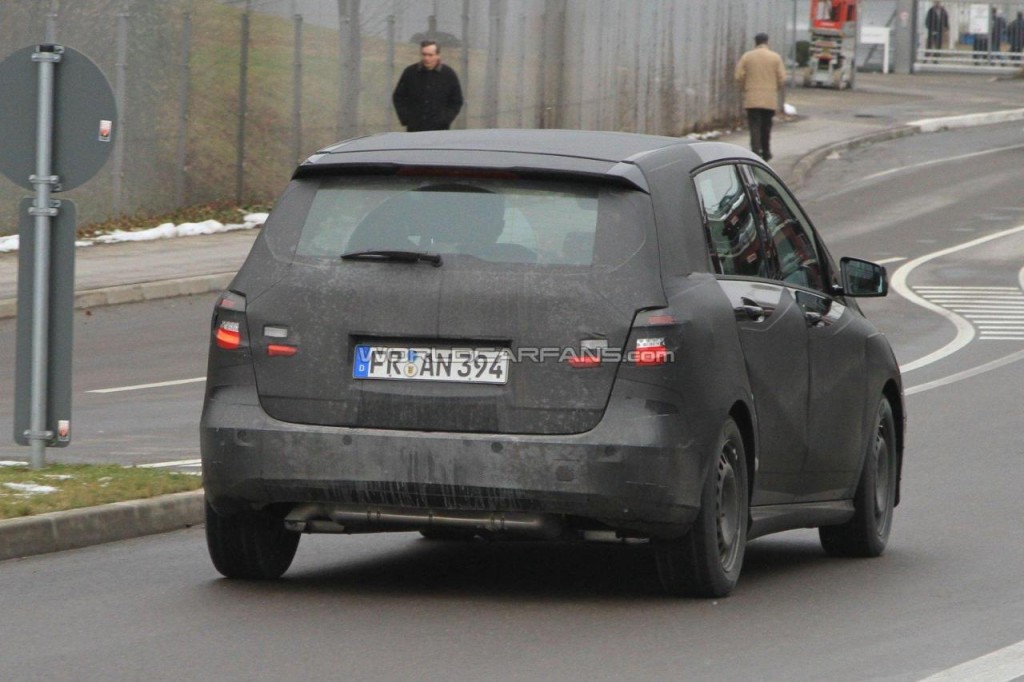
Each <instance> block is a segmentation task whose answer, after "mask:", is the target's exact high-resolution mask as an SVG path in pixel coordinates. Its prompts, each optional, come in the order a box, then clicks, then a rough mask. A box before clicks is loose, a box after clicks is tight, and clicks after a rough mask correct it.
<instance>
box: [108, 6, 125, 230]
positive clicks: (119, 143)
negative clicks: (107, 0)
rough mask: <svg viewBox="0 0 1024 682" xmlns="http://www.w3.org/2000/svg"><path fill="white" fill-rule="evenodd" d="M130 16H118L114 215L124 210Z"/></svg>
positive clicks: (113, 172)
mask: <svg viewBox="0 0 1024 682" xmlns="http://www.w3.org/2000/svg"><path fill="white" fill-rule="evenodd" d="M128 16H129V15H128V14H126V13H125V12H121V13H119V14H118V15H117V82H116V85H115V87H114V99H115V101H116V102H117V129H118V130H119V131H120V132H119V134H117V135H115V136H114V149H113V151H114V166H113V170H112V174H113V195H114V196H113V207H112V208H113V214H114V215H115V216H119V215H121V211H122V209H123V206H122V199H123V193H124V138H125V131H126V130H127V118H128V116H127V115H126V114H125V102H124V100H125V97H124V95H125V82H126V80H127V74H126V68H127V66H128V63H127V62H128Z"/></svg>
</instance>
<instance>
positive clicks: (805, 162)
mask: <svg viewBox="0 0 1024 682" xmlns="http://www.w3.org/2000/svg"><path fill="white" fill-rule="evenodd" d="M1021 120H1024V109H1006V110H1003V111H989V112H984V113H978V114H963V115H961V116H944V117H941V118H926V119H921V120H918V121H911V122H909V123H907V124H906V125H902V126H897V127H894V128H886V129H885V130H880V131H878V132H872V133H868V134H866V135H860V136H858V137H853V138H850V139H848V140H843V141H841V142H835V143H833V144H828V145H824V146H822V147H818V148H817V149H812V150H811V151H809V152H808V153H806V154H804V155H803V156H801V157H800V159H799V160H798V161H797V162H796V163H795V164H793V167H792V169H790V172H789V176H788V177H787V178H786V180H787V181H788V182H789V183H790V184H791V185H793V186H794V187H799V186H800V185H802V184H803V183H804V181H805V180H806V179H807V175H808V174H809V173H810V172H811V171H812V170H813V169H814V168H815V167H816V166H817V165H818V164H819V163H821V162H822V161H824V160H825V159H827V158H828V157H829V156H830V155H832V154H834V153H837V152H844V151H849V150H851V149H856V148H858V147H863V146H866V145H869V144H874V143H876V142H885V141H886V140H895V139H897V138H900V137H908V136H910V135H917V134H919V133H937V132H941V131H943V130H955V129H958V128H972V127H975V126H983V125H994V124H997V123H1009V122H1012V121H1021Z"/></svg>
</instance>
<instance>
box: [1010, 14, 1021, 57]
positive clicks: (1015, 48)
mask: <svg viewBox="0 0 1024 682" xmlns="http://www.w3.org/2000/svg"><path fill="white" fill-rule="evenodd" d="M1006 39H1007V40H1008V41H1009V42H1010V52H1012V53H1014V55H1015V56H1014V57H1013V58H1014V59H1016V60H1018V61H1019V60H1020V52H1021V49H1024V12H1017V18H1016V19H1014V20H1013V21H1011V22H1010V25H1009V26H1007V28H1006Z"/></svg>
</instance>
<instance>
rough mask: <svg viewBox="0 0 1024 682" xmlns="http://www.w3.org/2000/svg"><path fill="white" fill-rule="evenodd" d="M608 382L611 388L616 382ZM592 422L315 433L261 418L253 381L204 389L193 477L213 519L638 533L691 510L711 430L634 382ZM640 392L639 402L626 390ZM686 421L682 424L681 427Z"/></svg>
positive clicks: (676, 402) (673, 527) (685, 522)
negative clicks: (273, 517)
mask: <svg viewBox="0 0 1024 682" xmlns="http://www.w3.org/2000/svg"><path fill="white" fill-rule="evenodd" d="M617 388H622V387H621V386H618V387H617ZM632 389H633V390H631V391H629V394H630V397H629V398H618V399H617V398H616V395H621V394H620V392H619V391H618V390H616V391H615V392H614V395H613V397H612V400H611V402H610V404H609V406H608V409H607V410H606V412H605V416H604V418H603V419H602V420H601V422H600V423H599V424H598V426H597V427H596V428H594V429H592V430H590V431H587V432H585V433H581V434H572V435H558V436H552V435H537V436H533V435H512V434H486V433H446V432H423V431H399V430H387V429H361V428H345V427H322V426H310V425H302V424H293V423H287V422H282V421H278V420H275V419H273V418H271V417H269V416H268V415H267V414H266V413H265V412H264V411H263V410H262V409H261V407H260V406H259V401H258V399H257V396H256V394H255V390H254V389H253V388H252V387H250V386H235V387H228V388H222V389H216V388H215V389H213V390H212V391H211V392H210V394H209V395H208V396H207V400H206V403H205V405H204V409H203V419H202V426H201V447H202V458H203V481H204V486H205V489H206V494H207V497H208V499H209V500H210V502H211V504H212V505H213V506H214V507H215V508H217V509H218V511H221V512H222V513H231V512H232V511H236V510H240V509H248V508H254V507H257V508H258V507H264V506H267V505H271V504H280V505H282V506H294V505H300V504H322V505H331V504H336V505H347V506H352V505H356V506H363V507H365V508H367V509H380V510H389V509H419V510H434V511H437V512H444V511H475V512H497V513H515V512H523V513H531V514H554V515H563V516H569V517H576V518H580V519H587V520H592V521H597V522H599V523H602V524H605V525H607V526H609V527H611V528H613V529H617V530H626V531H631V532H636V533H640V534H645V535H663V536H671V535H677V534H679V533H681V532H685V530H687V528H688V527H689V525H690V523H691V522H692V521H693V519H694V517H695V516H696V514H697V509H698V506H699V499H700V489H701V482H702V481H703V476H704V473H705V471H704V469H705V464H706V462H705V461H704V460H706V459H707V458H706V456H702V455H701V453H708V452H710V450H711V447H710V446H709V445H708V444H707V443H706V442H705V441H706V440H707V438H706V437H701V433H702V432H708V431H709V430H708V429H700V428H693V425H694V423H695V422H696V423H698V424H699V423H700V422H702V421H703V422H707V423H710V422H711V420H710V419H700V418H698V419H696V420H694V419H692V418H690V419H685V418H684V415H683V413H682V412H681V410H682V405H681V404H680V399H679V398H678V396H675V395H673V394H670V393H669V392H667V391H665V390H664V389H659V388H657V387H653V386H650V385H643V384H634V385H633V386H632ZM638 391H639V392H642V393H646V394H647V398H646V399H644V398H637V397H636V395H637V392H638ZM687 424H689V426H687Z"/></svg>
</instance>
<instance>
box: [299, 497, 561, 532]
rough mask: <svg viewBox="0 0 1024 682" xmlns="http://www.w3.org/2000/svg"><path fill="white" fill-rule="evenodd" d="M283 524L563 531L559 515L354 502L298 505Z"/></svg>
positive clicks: (339, 528)
mask: <svg viewBox="0 0 1024 682" xmlns="http://www.w3.org/2000/svg"><path fill="white" fill-rule="evenodd" d="M285 527H286V528H287V529H288V530H292V531H296V532H300V533H365V532H374V531H377V532H382V531H404V530H408V531H413V530H425V529H428V528H461V529H466V530H476V531H480V532H485V533H514V534H516V535H524V536H530V537H537V538H545V539H553V538H557V537H559V536H560V535H561V534H562V531H563V525H562V521H561V519H560V517H558V516H555V515H552V514H529V513H524V512H474V511H444V512H436V511H428V510H420V509H376V508H373V507H360V506H355V505H300V506H298V507H295V508H294V509H293V510H292V511H291V513H289V514H288V516H287V517H286V518H285Z"/></svg>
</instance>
